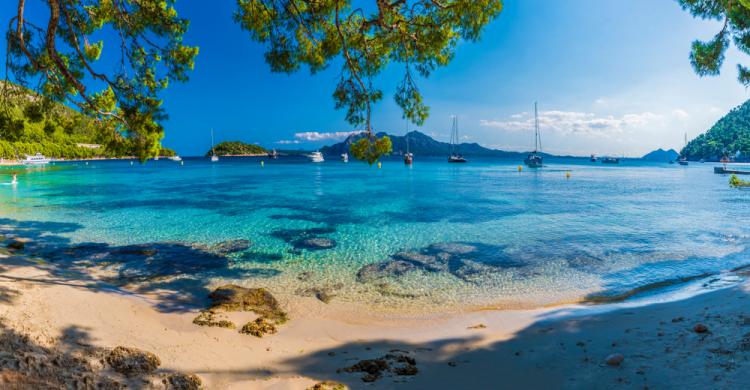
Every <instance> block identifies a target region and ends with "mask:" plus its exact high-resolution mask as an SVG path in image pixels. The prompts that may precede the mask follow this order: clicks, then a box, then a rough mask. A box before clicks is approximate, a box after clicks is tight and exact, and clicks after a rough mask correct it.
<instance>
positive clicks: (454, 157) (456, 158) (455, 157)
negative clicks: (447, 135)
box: [448, 115, 466, 163]
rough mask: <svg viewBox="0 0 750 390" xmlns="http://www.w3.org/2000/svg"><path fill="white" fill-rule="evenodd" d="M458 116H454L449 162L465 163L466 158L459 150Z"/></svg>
mask: <svg viewBox="0 0 750 390" xmlns="http://www.w3.org/2000/svg"><path fill="white" fill-rule="evenodd" d="M458 144H459V140H458V118H457V117H456V116H455V115H454V116H453V126H452V128H451V155H450V156H448V162H449V163H465V162H466V159H465V158H464V156H462V155H461V153H459V152H458Z"/></svg>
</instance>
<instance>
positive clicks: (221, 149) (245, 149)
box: [206, 141, 268, 156]
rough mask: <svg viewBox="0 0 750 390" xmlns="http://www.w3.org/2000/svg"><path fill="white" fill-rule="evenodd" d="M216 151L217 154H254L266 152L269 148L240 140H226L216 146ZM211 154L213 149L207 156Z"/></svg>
mask: <svg viewBox="0 0 750 390" xmlns="http://www.w3.org/2000/svg"><path fill="white" fill-rule="evenodd" d="M214 153H216V155H217V156H243V155H253V154H266V153H268V150H266V149H264V148H263V147H261V146H258V145H253V144H246V143H244V142H240V141H225V142H221V143H219V144H216V145H215V146H214ZM210 155H211V150H209V151H208V152H206V156H210Z"/></svg>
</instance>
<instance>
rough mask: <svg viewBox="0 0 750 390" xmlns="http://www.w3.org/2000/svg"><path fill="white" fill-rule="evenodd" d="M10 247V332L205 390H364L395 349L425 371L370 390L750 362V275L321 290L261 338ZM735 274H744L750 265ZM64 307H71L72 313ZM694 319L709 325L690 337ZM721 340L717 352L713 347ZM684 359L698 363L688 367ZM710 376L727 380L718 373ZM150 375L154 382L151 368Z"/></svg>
mask: <svg viewBox="0 0 750 390" xmlns="http://www.w3.org/2000/svg"><path fill="white" fill-rule="evenodd" d="M5 253H6V254H3V255H0V257H3V260H4V261H3V266H2V269H0V293H2V294H0V295H1V296H2V299H0V318H2V321H3V324H4V326H6V327H8V328H9V329H11V330H12V331H13V332H15V333H18V334H24V335H28V336H30V337H29V339H30V340H33V341H34V342H37V343H41V344H44V345H45V346H47V347H49V348H51V349H52V350H54V349H60V348H61V343H64V342H65V340H66V337H69V336H66V334H70V333H76V334H78V336H77V337H82V336H80V334H84V335H85V342H83V341H78V344H76V345H77V347H76V346H74V347H73V348H74V349H81V348H83V347H82V345H85V346H95V347H96V348H114V347H115V346H120V345H122V346H127V347H135V348H139V349H142V350H144V351H150V352H153V353H155V354H156V355H157V356H158V357H159V358H160V359H161V362H162V367H161V368H160V369H159V370H160V371H158V372H161V374H160V375H162V376H164V375H168V374H169V373H175V372H185V373H194V374H197V375H198V377H200V379H201V381H202V382H203V384H204V386H205V387H206V388H210V389H213V388H218V389H225V388H226V389H233V388H243V389H244V388H307V387H309V386H313V385H314V384H315V383H318V382H320V381H325V380H333V381H336V382H339V383H343V384H346V385H348V386H349V387H350V388H359V387H361V386H362V385H363V384H364V382H362V375H361V373H348V372H340V371H339V372H337V370H339V369H341V368H346V367H349V366H351V365H352V364H354V363H356V362H357V361H358V360H361V359H373V358H379V357H383V356H386V355H388V354H394V353H396V352H392V351H402V352H398V353H402V354H404V355H406V356H409V357H411V358H413V359H415V360H416V367H417V368H418V371H417V372H416V374H415V375H397V374H393V373H384V374H382V375H381V376H380V377H379V378H377V380H375V382H374V383H372V386H373V388H392V387H393V386H396V385H397V384H398V385H399V386H401V387H404V388H430V387H435V386H440V387H446V386H447V387H448V388H450V386H451V385H452V386H462V385H463V386H467V385H471V386H475V387H478V388H488V387H492V386H493V384H494V385H496V384H497V383H498V382H497V381H499V380H502V383H504V384H506V385H508V386H511V387H519V386H562V387H584V388H591V387H594V388H600V387H612V386H614V387H616V388H617V387H618V386H619V387H621V388H632V387H633V386H636V385H637V386H641V385H642V384H643V385H648V386H652V385H655V386H657V387H659V385H666V384H669V385H670V386H674V385H677V384H680V383H683V384H687V383H692V384H703V385H705V386H708V387H711V386H726V385H729V386H730V387H731V385H737V384H741V383H742V380H743V379H742V378H743V377H742V376H741V375H740V372H741V371H742V370H741V369H739V366H741V365H742V364H747V363H746V360H750V339H748V344H747V345H748V348H747V350H745V349H742V348H739V347H737V345H740V346H741V345H744V344H741V342H742V340H744V339H742V337H743V335H744V334H745V333H747V332H748V331H750V308H747V307H746V299H747V297H748V296H747V295H748V293H749V292H750V283H749V282H747V281H744V280H742V281H741V280H737V281H735V283H734V284H732V283H728V284H726V285H721V284H720V283H719V285H718V286H717V288H716V289H715V290H713V291H709V290H706V289H705V288H704V289H703V290H702V291H699V290H694V291H692V292H690V291H688V292H687V295H685V294H686V293H685V292H682V295H680V293H679V292H676V293H674V296H673V297H672V300H664V297H658V296H657V297H651V301H649V300H648V299H646V300H643V301H640V302H638V301H626V302H622V303H619V304H610V305H594V306H588V305H580V304H566V305H558V306H555V307H546V308H540V309H534V310H504V311H497V310H491V309H490V310H480V311H473V312H467V313H456V314H449V315H434V316H422V317H419V318H415V317H411V318H409V317H407V316H402V317H400V318H391V319H389V320H381V321H374V320H371V319H369V320H365V319H361V318H360V319H357V318H349V319H347V318H335V317H332V316H330V314H331V313H330V312H329V313H327V314H326V309H327V308H328V306H327V305H325V304H323V303H322V302H319V301H318V300H317V299H315V298H314V297H296V298H295V299H294V300H293V301H290V300H289V299H288V297H281V298H280V299H281V301H280V302H281V306H282V307H283V308H284V310H286V311H288V313H289V317H290V318H291V320H290V321H289V322H288V323H286V324H283V325H280V326H279V327H278V333H277V334H272V335H267V336H265V337H263V338H256V337H253V336H249V335H242V334H239V333H238V332H237V331H236V330H230V329H224V328H214V327H200V326H197V325H194V324H193V323H192V321H193V318H194V317H195V316H196V315H197V314H198V309H196V308H184V307H183V308H181V309H180V308H177V307H172V306H169V305H168V303H169V302H170V301H171V300H174V298H175V297H174V296H173V295H172V294H169V293H164V294H159V293H158V292H157V293H153V294H139V293H138V292H137V291H136V292H133V291H130V290H124V289H122V288H118V287H117V286H114V285H109V284H107V283H103V282H102V281H101V280H99V279H96V278H91V277H90V275H88V276H87V275H82V274H78V273H76V272H75V271H72V270H64V269H59V268H58V267H57V266H55V265H52V264H49V263H45V262H39V261H34V260H33V259H29V258H27V257H25V256H23V255H22V254H20V253H12V252H5ZM738 272H739V273H742V274H743V276H744V275H747V271H746V270H738ZM719 279H721V278H719ZM725 279H726V278H725ZM696 283H699V284H700V283H703V281H702V280H701V281H698V282H696ZM136 290H137V288H136ZM696 291H699V292H700V293H696ZM70 313H77V314H76V316H75V318H72V317H71V316H70ZM738 316H739V317H738ZM740 317H741V318H740ZM235 318H236V316H235ZM679 318H682V319H679ZM697 323H702V324H706V326H707V327H708V329H709V331H708V332H706V333H700V334H699V333H695V332H694V331H693V330H692V328H693V327H694V326H695V325H696V324H697ZM743 328H744V329H745V330H744V331H743ZM584 329H585V330H586V332H583V330H584ZM73 330H75V331H76V332H72V331H73ZM735 336H736V337H735ZM736 338H740V339H742V340H740V341H736V340H734V339H736ZM729 339H731V340H729ZM728 340H729V341H728ZM733 342H734V343H735V344H732V343H733ZM736 343H740V344H736ZM79 344H80V345H79ZM724 344H727V345H724ZM730 344H732V345H734V347H733V348H734V349H732V348H730V346H731V345H730ZM717 345H719V346H718V347H717ZM678 346H679V347H680V348H687V349H686V350H678ZM717 348H719V349H718V350H721V351H723V352H721V353H718V352H717V353H714V352H711V350H717ZM721 348H724V349H721ZM668 350H669V351H670V352H659V353H656V351H668ZM615 353H620V354H622V355H623V356H624V359H625V360H624V362H623V363H621V364H620V365H619V366H609V365H607V364H606V363H604V360H605V359H606V358H607V356H609V355H611V354H615ZM705 354H708V356H710V359H709V358H707V357H706V356H704V355H705ZM713 355H716V356H715V357H714V356H713ZM730 358H731V359H732V360H733V361H739V363H736V364H737V365H738V366H737V367H736V368H732V369H731V370H728V369H726V368H724V366H722V365H721V364H724V363H721V362H720V364H719V365H716V363H717V361H718V360H722V359H723V360H728V359H730ZM665 359H666V360H665ZM707 359H708V360H707ZM723 360H722V362H723ZM675 362H677V363H679V364H677V366H674V363H675ZM685 365H687V366H690V367H694V368H695V369H698V368H700V369H698V370H697V371H696V372H695V373H693V374H692V375H688V376H685V377H683V376H681V375H682V370H683V368H684V366H685ZM704 366H705V367H704ZM540 367H541V368H540ZM704 371H705V372H704ZM714 371H716V373H714ZM102 372H104V373H105V374H106V375H108V376H111V377H113V378H119V377H118V376H117V374H112V373H111V372H107V371H102ZM488 372H490V373H492V375H487V373H488ZM542 372H543V373H544V375H540V373H542ZM169 375H171V374H169ZM716 375H719V376H721V378H720V379H719V380H718V381H716V379H715V377H716ZM149 378H150V379H149ZM0 379H1V378H0ZM46 379H49V378H46ZM119 379H121V380H125V379H123V378H119ZM147 379H148V380H151V381H153V380H154V378H153V375H152V376H151V377H148V378H147ZM688 379H689V380H690V381H691V382H687V380H688ZM699 387H700V386H699ZM157 388H158V387H157Z"/></svg>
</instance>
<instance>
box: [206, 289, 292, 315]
mask: <svg viewBox="0 0 750 390" xmlns="http://www.w3.org/2000/svg"><path fill="white" fill-rule="evenodd" d="M208 297H209V298H210V299H211V306H210V308H209V309H211V310H214V311H228V312H232V311H251V312H254V313H255V314H257V315H259V316H261V317H265V318H267V319H270V320H273V321H275V322H276V323H277V324H282V323H284V322H286V321H287V320H288V317H287V314H286V312H284V311H283V310H281V306H280V305H279V302H278V301H277V300H276V298H275V297H274V296H273V295H272V294H271V293H270V292H268V290H266V289H264V288H245V287H240V286H237V285H233V284H228V285H225V286H221V287H218V288H217V289H215V290H214V291H213V292H212V293H211V294H209V295H208Z"/></svg>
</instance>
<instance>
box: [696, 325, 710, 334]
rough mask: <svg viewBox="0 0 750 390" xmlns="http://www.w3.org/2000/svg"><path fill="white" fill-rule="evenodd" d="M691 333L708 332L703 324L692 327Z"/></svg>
mask: <svg viewBox="0 0 750 390" xmlns="http://www.w3.org/2000/svg"><path fill="white" fill-rule="evenodd" d="M693 331H694V332H695V333H706V332H708V327H707V326H706V325H703V324H695V326H694V327H693Z"/></svg>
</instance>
